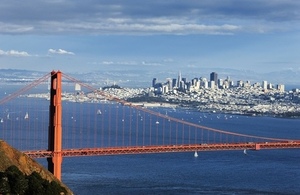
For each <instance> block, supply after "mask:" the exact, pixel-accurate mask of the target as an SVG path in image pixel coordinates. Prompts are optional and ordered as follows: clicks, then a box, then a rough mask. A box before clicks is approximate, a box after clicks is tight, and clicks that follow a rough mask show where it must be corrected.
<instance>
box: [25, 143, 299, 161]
mask: <svg viewBox="0 0 300 195" xmlns="http://www.w3.org/2000/svg"><path fill="white" fill-rule="evenodd" d="M282 148H300V141H291V142H262V143H252V142H248V143H230V144H192V145H164V146H129V147H111V148H80V149H64V150H62V151H61V155H62V156H63V157H72V156H101V155H119V154H147V153H166V152H191V151H219V150H244V149H247V150H260V149H282ZM24 153H25V154H27V155H28V156H30V157H32V158H48V157H52V156H53V152H52V151H47V150H39V151H25V152H24Z"/></svg>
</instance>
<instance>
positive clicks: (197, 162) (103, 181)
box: [62, 109, 300, 194]
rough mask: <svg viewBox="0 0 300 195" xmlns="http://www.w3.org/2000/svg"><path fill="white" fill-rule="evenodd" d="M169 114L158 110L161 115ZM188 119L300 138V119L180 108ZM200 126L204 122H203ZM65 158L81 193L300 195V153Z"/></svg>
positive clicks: (70, 180) (66, 176)
mask: <svg viewBox="0 0 300 195" xmlns="http://www.w3.org/2000/svg"><path fill="white" fill-rule="evenodd" d="M166 110H168V111H170V110H169V109H157V111H160V112H161V113H163V112H165V111H166ZM169 115H173V116H176V117H179V118H182V119H184V120H190V121H193V120H195V118H196V119H197V120H200V116H206V118H204V117H202V119H201V120H200V123H201V124H202V125H207V126H211V127H214V128H220V129H225V130H226V129H230V130H232V131H234V132H241V133H248V134H254V135H263V136H271V137H281V138H294V139H300V129H299V125H300V120H295V119H282V118H272V117H247V116H237V115H232V116H229V115H227V116H226V118H227V119H225V115H224V114H207V113H199V112H192V111H187V110H180V109H177V110H176V112H173V113H171V111H170V112H169ZM198 122H199V121H198ZM198 154H199V157H198V158H195V157H194V156H193V153H166V154H142V155H120V156H101V157H80V158H79V157H72V158H64V160H63V168H62V169H63V174H62V180H63V182H64V183H65V184H67V185H68V186H69V187H70V188H71V189H72V190H73V191H74V193H75V194H300V185H299V184H300V183H299V182H300V164H299V162H300V150H299V149H282V150H260V151H248V155H244V154H243V151H221V152H198Z"/></svg>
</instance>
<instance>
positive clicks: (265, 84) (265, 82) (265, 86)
mask: <svg viewBox="0 0 300 195" xmlns="http://www.w3.org/2000/svg"><path fill="white" fill-rule="evenodd" d="M262 88H263V89H268V82H267V81H263V82H262Z"/></svg>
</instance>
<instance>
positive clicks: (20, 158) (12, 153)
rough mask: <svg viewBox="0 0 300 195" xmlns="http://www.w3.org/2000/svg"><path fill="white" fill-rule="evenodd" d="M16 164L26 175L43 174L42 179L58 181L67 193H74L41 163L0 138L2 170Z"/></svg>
mask: <svg viewBox="0 0 300 195" xmlns="http://www.w3.org/2000/svg"><path fill="white" fill-rule="evenodd" d="M14 166H15V167H17V168H18V169H19V170H20V171H21V172H22V173H23V174H24V175H26V176H29V175H31V174H32V173H34V172H36V173H38V174H39V175H40V176H41V178H42V179H44V180H47V181H49V183H50V182H52V181H54V182H56V183H58V184H59V185H60V186H61V187H63V188H65V189H66V191H67V194H73V193H72V191H71V190H70V189H69V188H68V187H67V186H65V185H64V184H63V183H61V182H60V181H59V180H58V179H56V178H55V177H54V176H53V175H52V174H51V173H50V172H49V171H48V170H47V169H45V168H44V167H43V166H41V165H40V164H39V163H37V162H36V161H34V160H33V159H31V158H29V157H28V156H27V155H25V154H23V153H21V152H19V151H18V150H16V149H14V148H12V147H11V146H10V145H9V144H7V143H6V142H4V141H3V140H0V172H5V171H7V170H9V169H11V167H14ZM34 174H35V173H34ZM34 174H33V175H34ZM0 194H1V193H0Z"/></svg>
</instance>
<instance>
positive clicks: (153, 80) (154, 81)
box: [152, 78, 156, 87]
mask: <svg viewBox="0 0 300 195" xmlns="http://www.w3.org/2000/svg"><path fill="white" fill-rule="evenodd" d="M155 85H156V78H153V79H152V87H155Z"/></svg>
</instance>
